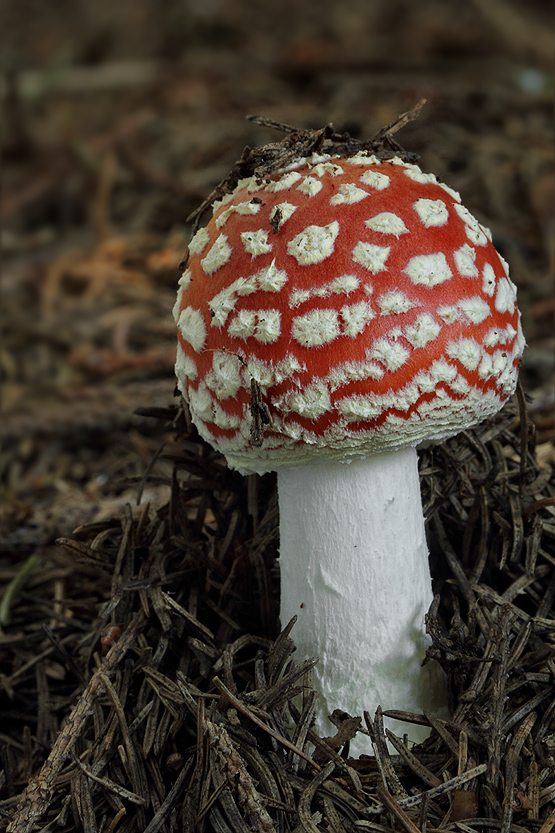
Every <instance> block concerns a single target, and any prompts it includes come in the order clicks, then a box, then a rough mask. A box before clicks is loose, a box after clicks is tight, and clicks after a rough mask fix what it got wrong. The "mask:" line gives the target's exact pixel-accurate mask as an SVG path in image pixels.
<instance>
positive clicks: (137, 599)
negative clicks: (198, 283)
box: [0, 397, 555, 833]
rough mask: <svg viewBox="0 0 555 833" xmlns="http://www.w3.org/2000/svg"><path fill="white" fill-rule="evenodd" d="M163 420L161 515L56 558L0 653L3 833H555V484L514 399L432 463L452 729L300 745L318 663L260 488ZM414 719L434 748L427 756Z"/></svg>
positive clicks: (262, 483)
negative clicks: (169, 469)
mask: <svg viewBox="0 0 555 833" xmlns="http://www.w3.org/2000/svg"><path fill="white" fill-rule="evenodd" d="M147 411H148V409H147ZM154 416H155V417H156V418H157V419H158V420H160V419H161V418H162V417H164V418H165V420H166V421H167V422H169V423H171V424H172V425H173V426H174V431H176V432H178V434H179V443H178V444H174V445H173V446H172V447H171V448H169V449H168V450H167V451H163V452H162V455H163V456H164V457H165V458H166V459H167V460H169V461H171V463H172V466H173V474H172V477H171V482H170V484H169V485H170V488H171V495H170V499H169V501H168V502H167V503H166V504H165V505H163V506H161V507H159V508H158V509H154V508H151V507H150V506H149V504H144V505H143V506H142V507H141V508H140V511H139V512H138V514H137V513H134V512H132V511H131V509H128V511H127V512H126V513H125V514H124V515H123V517H122V516H119V517H118V516H117V517H113V518H111V519H109V520H106V521H104V522H101V523H98V522H97V523H93V524H88V525H84V526H82V527H81V528H79V529H77V530H76V531H75V533H74V536H73V537H72V538H65V539H62V540H60V541H59V548H58V549H57V550H56V551H54V552H49V553H48V556H47V558H46V559H45V563H44V566H43V567H42V569H41V576H40V579H39V580H38V582H37V584H36V585H35V586H34V587H33V586H30V587H29V588H28V589H27V590H26V591H24V592H23V593H22V596H21V598H20V603H19V604H18V605H15V606H14V608H13V611H12V626H11V628H10V631H9V633H8V632H6V633H4V634H3V636H2V637H1V638H0V652H1V656H2V669H3V672H2V677H1V679H0V685H1V686H2V689H3V697H4V698H7V699H8V700H9V701H11V703H12V704H15V703H18V704H19V708H17V709H12V710H11V721H10V725H9V727H6V728H5V729H4V730H3V733H2V736H1V740H2V744H3V745H2V769H1V771H0V781H1V784H2V793H3V797H2V799H1V800H0V814H1V817H2V819H3V822H2V824H3V825H4V828H3V829H5V830H6V831H7V833H24V831H31V830H36V829H40V830H49V831H52V830H62V829H63V830H67V831H68V833H71V832H72V831H75V833H77V831H81V830H99V831H100V830H103V831H104V830H106V831H107V830H116V829H117V830H118V831H128V832H129V833H131V831H133V833H136V831H147V832H148V833H154V831H168V832H169V831H178V830H191V831H195V832H196V831H198V832H199V833H202V832H203V831H221V833H229V831H233V833H246V831H253V830H254V831H260V833H273V831H295V833H297V831H298V833H300V832H301V831H310V833H316V831H320V830H332V831H340V832H341V833H342V832H343V831H353V833H354V831H357V830H361V831H363V830H368V831H398V830H404V831H407V832H408V831H410V833H415V832H416V831H424V830H426V831H432V830H437V829H440V828H441V829H442V830H446V831H453V833H455V831H457V833H458V832H459V831H474V830H480V831H484V830H499V831H503V833H509V831H516V833H519V831H528V832H529V833H530V832H531V831H540V833H547V832H548V831H550V830H551V829H552V827H553V823H554V821H555V809H554V808H555V685H554V682H555V579H554V576H555V573H554V568H555V507H554V501H553V497H554V494H555V481H554V479H553V477H552V473H551V471H550V470H549V469H546V468H542V467H540V466H539V465H538V463H537V461H536V458H535V454H534V433H533V431H532V430H531V423H530V422H529V420H528V419H527V417H526V412H525V410H524V409H523V399H522V398H521V400H520V405H519V402H518V398H516V397H515V401H514V402H512V403H511V404H509V405H508V406H506V407H505V409H504V410H503V411H502V412H501V413H500V414H499V415H498V416H497V417H495V419H493V420H491V421H489V422H487V423H484V424H483V425H481V426H479V427H477V428H476V429H474V430H472V431H469V432H466V433H465V434H463V435H461V436H460V437H458V438H455V439H453V440H450V441H449V442H447V443H445V444H443V445H441V446H439V447H437V448H430V449H428V450H427V451H425V452H423V454H422V456H421V479H422V491H423V498H424V504H425V513H426V517H427V525H428V533H429V538H430V549H431V557H432V563H433V565H435V567H434V570H433V572H434V575H435V581H436V584H437V589H438V595H436V597H435V601H434V604H433V606H432V608H431V610H430V612H429V615H428V630H429V633H430V635H431V637H432V645H431V647H430V649H429V651H428V654H429V657H433V658H435V659H437V660H438V661H439V662H440V664H441V665H442V666H443V668H444V670H445V671H446V673H447V675H448V679H449V684H450V690H451V697H452V704H453V710H452V716H451V718H450V719H449V720H440V719H439V718H437V717H435V716H434V715H432V714H425V715H420V714H418V715H415V714H410V713H404V712H398V711H394V710H391V709H388V704H387V703H383V704H381V707H379V708H378V709H377V711H376V712H375V713H368V712H366V713H365V714H364V715H360V716H350V715H347V714H345V713H342V712H340V711H338V712H336V713H334V715H333V716H332V719H333V722H334V724H335V726H336V732H335V735H334V736H331V737H327V738H320V737H318V736H317V735H316V734H315V732H314V730H313V729H312V728H311V720H312V717H313V714H314V703H315V697H316V694H315V692H314V691H313V689H312V686H311V668H312V666H313V664H314V662H313V661H311V660H307V661H305V662H303V663H301V664H299V665H297V664H296V663H295V654H294V650H295V645H294V622H291V623H289V624H288V625H287V626H286V627H285V628H284V630H282V631H281V632H278V624H277V609H276V597H277V592H276V591H277V583H278V574H277V562H276V556H277V550H278V526H277V521H278V518H277V501H276V494H275V480H274V478H273V476H272V475H266V476H265V477H263V478H258V477H255V476H253V477H251V478H250V479H246V480H245V479H243V478H241V477H238V476H237V475H236V474H234V473H232V472H230V471H229V470H228V469H227V468H226V467H225V465H224V462H223V460H222V459H221V458H220V457H219V456H218V455H216V454H215V453H214V452H213V451H212V450H211V449H209V448H208V447H207V446H205V445H204V444H203V443H202V441H200V439H199V438H198V437H197V436H196V434H194V432H193V433H186V432H187V427H186V421H185V417H184V414H183V412H182V411H180V410H177V408H173V409H168V410H167V411H166V412H165V413H164V414H161V413H160V411H159V409H157V410H156V412H155V414H154ZM183 432H185V433H183ZM254 504H256V506H257V513H253V511H252V507H253V505H254ZM68 556H69V557H68ZM77 580H78V586H79V588H80V593H79V595H77V596H75V597H74V596H73V591H74V588H75V587H76V586H77ZM37 593H38V594H39V596H40V603H39V602H38V599H36V598H35V594H37ZM43 613H46V614H47V615H48V616H49V617H50V624H49V626H48V628H45V627H42V626H41V615H42V614H43ZM361 661H364V658H361ZM382 709H383V710H382ZM384 717H388V718H394V719H395V720H396V721H397V725H398V726H399V729H398V732H397V733H396V734H394V733H393V732H392V731H391V730H390V729H387V728H384ZM412 723H418V724H424V725H429V726H430V727H431V729H432V731H431V735H430V737H429V739H428V740H426V741H425V742H424V743H423V744H421V745H418V746H414V745H412V744H411V742H410V726H411V724H412ZM357 732H362V733H363V734H365V735H367V738H368V756H362V757H361V758H360V759H358V760H355V759H352V758H350V757H349V742H350V740H351V739H352V738H353V737H354V735H355V733H357ZM388 741H389V744H388Z"/></svg>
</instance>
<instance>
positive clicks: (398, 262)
mask: <svg viewBox="0 0 555 833" xmlns="http://www.w3.org/2000/svg"><path fill="white" fill-rule="evenodd" d="M213 208H214V215H213V217H212V219H211V220H210V222H209V223H208V225H207V226H206V227H205V228H201V229H200V230H199V231H197V232H196V234H195V235H194V237H193V239H192V240H191V243H190V245H189V253H190V258H189V262H188V267H187V269H186V271H185V272H184V274H183V275H182V277H181V279H180V291H179V297H178V300H177V302H176V305H175V309H174V315H175V319H176V322H177V326H178V331H179V334H178V341H179V344H178V353H177V362H176V374H177V378H178V385H179V388H180V390H181V392H182V394H183V396H184V397H185V399H186V400H187V402H188V404H189V408H190V411H191V416H192V419H193V422H194V423H195V425H196V426H197V428H198V430H199V433H200V434H201V436H203V437H204V438H205V439H206V440H207V441H208V442H209V443H210V444H211V445H212V446H213V447H214V448H216V449H218V450H219V451H221V452H222V453H223V454H224V455H225V457H226V458H227V461H228V463H229V464H230V465H231V466H232V467H235V468H238V469H240V470H241V471H256V472H266V471H272V470H276V469H278V468H280V467H283V466H289V465H295V466H299V465H302V464H303V463H304V462H311V461H314V460H316V459H322V458H323V459H351V458H355V457H365V456H367V455H369V454H373V453H376V452H380V451H387V450H394V449H400V448H405V447H409V446H417V445H419V444H420V443H422V442H423V441H426V440H428V441H430V440H434V441H438V440H441V439H444V438H446V437H449V436H452V435H454V434H456V433H458V432H459V431H461V430H464V429H465V428H467V427H469V426H470V425H473V424H475V423H476V422H479V421H481V420H483V419H485V418H487V417H489V416H492V415H493V414H494V413H496V412H497V411H498V410H499V409H500V407H501V406H502V404H503V402H504V401H505V400H506V399H507V398H508V397H509V396H510V395H511V394H512V393H513V391H514V390H515V386H516V381H517V374H518V364H519V359H520V356H521V355H522V351H523V348H524V338H523V336H522V331H521V328H520V314H519V312H518V309H517V306H516V289H515V286H514V284H513V283H512V282H511V280H510V279H509V276H508V269H507V264H506V263H505V261H504V260H503V258H502V257H501V256H500V255H499V254H498V253H497V252H496V250H495V248H494V247H493V245H492V243H491V235H490V233H489V231H488V229H486V228H484V227H483V226H482V225H480V223H478V221H477V220H476V219H475V218H474V217H473V216H472V215H471V214H470V212H469V211H468V210H467V209H466V208H465V207H464V206H463V205H461V201H460V197H459V195H458V194H457V193H456V192H455V191H453V190H452V189H450V188H449V187H447V186H446V185H443V184H442V183H440V182H438V181H437V179H436V177H435V176H434V175H433V174H425V173H423V172H422V171H421V170H420V168H418V167H417V166H416V165H413V164H410V163H406V162H404V161H403V160H402V159H400V158H398V157H396V158H393V159H390V160H387V161H380V160H378V159H377V158H376V157H375V156H372V155H371V154H370V153H367V152H359V153H357V154H356V155H355V156H351V157H349V158H342V157H334V156H327V155H323V156H318V157H312V158H309V159H301V160H298V161H297V162H296V163H295V164H293V165H291V166H289V167H288V168H287V169H286V170H284V171H280V172H278V173H277V174H275V175H272V176H270V177H268V178H265V179H263V180H260V179H256V178H254V177H251V178H249V179H245V180H241V181H240V182H239V183H238V185H237V187H236V188H235V190H234V191H233V193H231V194H229V195H227V196H225V197H224V199H223V200H221V201H220V202H218V203H216V204H215V205H214V207H213ZM253 380H254V389H255V392H256V397H254V398H253ZM255 399H256V401H254V400H255ZM257 409H258V416H259V415H260V413H263V414H264V417H265V419H266V420H267V419H268V418H269V419H270V420H271V421H270V422H266V424H262V428H263V432H262V433H261V434H260V435H258V433H256V436H255V432H253V421H256V420H257ZM261 409H262V410H261Z"/></svg>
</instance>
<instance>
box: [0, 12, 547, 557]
mask: <svg viewBox="0 0 555 833" xmlns="http://www.w3.org/2000/svg"><path fill="white" fill-rule="evenodd" d="M554 16H555V15H554V9H553V4H552V2H549V0H527V1H526V2H525V3H524V2H517V0H466V2H464V3H462V2H454V0H420V2H418V3H415V2H414V0H342V2H338V0H335V2H331V0H318V2H316V0H306V1H305V2H302V3H301V2H297V1H296V0H279V2H278V0H275V2H272V1H271V0H249V1H248V2H240V0H181V2H176V0H119V2H117V3H115V2H113V0H95V2H94V3H93V2H88V1H87V0H49V2H47V3H45V2H39V0H3V2H2V3H1V4H0V60H1V69H2V86H1V103H2V112H3V118H2V122H3V130H2V136H1V152H2V203H1V216H2V231H1V234H2V237H1V242H2V252H3V264H2V302H1V308H2V328H3V334H2V342H1V345H0V369H1V372H2V437H3V441H4V450H3V456H2V461H1V465H0V488H1V494H2V498H3V500H2V504H3V508H2V510H1V513H0V527H1V529H2V532H3V536H4V540H5V541H6V542H8V543H7V544H6V545H5V550H4V551H7V552H8V553H11V554H15V555H17V553H21V552H25V551H28V550H29V549H30V548H31V547H33V546H36V545H37V544H45V545H46V544H48V543H49V542H50V541H52V540H53V539H54V537H55V536H56V535H57V534H61V533H63V532H64V531H65V532H66V533H67V532H68V531H69V530H70V529H71V528H72V527H73V526H75V525H77V524H78V523H83V522H85V521H86V520H90V519H91V518H97V517H100V516H102V515H103V514H104V515H106V514H108V513H110V512H112V511H114V509H117V506H119V505H120V504H121V503H122V502H125V501H126V500H128V499H129V491H128V490H129V489H131V490H132V489H136V483H137V481H138V480H139V479H140V478H141V476H142V475H143V473H144V471H145V468H146V467H147V466H148V465H149V464H150V463H151V461H152V456H153V454H154V453H155V452H156V450H157V449H159V448H160V445H161V443H163V442H167V443H169V442H171V434H170V433H164V430H162V429H161V428H159V427H156V425H155V424H154V423H153V420H152V419H147V418H144V417H140V416H137V415H135V414H134V411H135V410H136V409H137V408H146V407H154V406H160V407H164V406H167V405H168V404H171V403H172V401H174V400H173V389H174V381H173V360H174V349H175V348H174V344H175V334H174V324H173V320H172V318H171V308H172V306H173V302H174V297H175V290H176V283H177V278H178V276H179V270H178V264H179V262H180V260H181V258H182V256H183V253H184V251H185V246H186V243H187V240H188V237H189V233H190V232H189V228H188V226H187V223H186V218H187V216H188V215H189V214H190V212H191V211H192V210H193V209H195V208H196V207H197V206H198V204H199V203H200V202H201V201H202V200H203V199H204V198H205V197H206V196H207V195H208V194H209V193H210V191H211V189H212V188H213V187H214V185H215V184H216V183H218V182H219V181H220V180H221V179H222V178H223V177H224V176H225V175H226V173H227V172H228V171H229V169H230V167H231V166H232V165H233V163H234V162H235V161H236V160H237V159H238V157H239V156H240V155H241V152H242V150H243V148H244V146H245V145H251V146H252V145H256V144H260V143H263V142H268V141H274V140H279V139H280V138H281V135H280V134H277V133H272V132H270V131H269V130H267V129H264V128H261V127H258V126H256V125H253V124H252V123H249V122H247V121H246V120H245V116H246V115H247V114H249V113H255V114H258V115H262V116H266V117H269V118H272V119H276V120H278V121H281V122H286V123H288V124H292V125H296V126H301V127H321V126H323V125H324V124H326V123H328V122H330V121H331V122H333V123H334V125H335V127H336V128H337V129H338V130H340V131H344V130H348V131H349V132H351V133H352V134H353V135H355V136H357V137H363V138H369V137H370V136H371V135H372V134H373V133H375V132H376V131H377V130H379V129H380V128H381V127H382V126H384V125H385V124H387V123H388V122H390V121H392V120H393V119H394V118H395V117H396V116H397V115H398V114H399V113H401V112H403V111H405V110H408V109H410V108H411V107H412V106H414V104H416V102H417V101H418V100H419V99H420V98H422V97H425V98H426V99H427V102H428V103H427V105H426V106H425V108H424V110H423V112H422V114H421V116H420V118H419V119H418V120H417V121H416V122H414V123H413V124H411V125H409V126H408V127H407V128H406V129H404V130H403V131H402V133H400V134H398V135H397V139H398V140H399V141H400V142H401V144H403V146H404V147H405V148H407V149H410V150H413V151H416V152H417V153H419V154H420V155H421V167H422V168H423V169H424V170H426V171H433V172H434V173H436V174H437V175H438V176H439V177H440V178H441V179H442V180H444V181H445V182H447V183H448V184H449V185H451V186H452V187H454V188H455V189H457V190H459V191H460V192H461V194H462V197H463V202H464V204H465V205H466V206H467V207H468V208H469V209H470V210H471V211H472V212H473V213H474V214H476V215H477V217H478V218H479V219H480V221H481V222H483V223H485V224H486V225H487V226H489V227H490V228H491V229H492V232H493V235H494V241H495V243H496V245H497V247H498V249H499V250H500V252H501V253H502V254H503V256H504V257H505V259H506V260H507V261H508V262H509V263H510V266H511V275H512V278H513V280H514V281H515V283H516V284H517V285H518V287H519V302H520V307H521V310H522V313H523V321H524V330H525V334H526V338H527V341H528V345H529V346H528V349H527V351H526V354H525V357H524V362H523V369H522V381H523V385H524V387H525V390H526V392H527V394H528V395H529V397H530V408H531V414H532V417H533V419H534V421H535V423H536V427H537V432H538V440H539V454H540V455H543V459H544V460H545V461H546V462H549V461H551V462H555V460H554V452H553V441H554V439H555V429H554V424H553V373H554V355H555V336H554V325H553V321H554V314H555V294H554V289H553V251H554V249H553V223H552V221H553V202H554V178H553V177H554V174H553V108H552V99H553V46H552V32H553V22H554ZM169 465H170V464H169V463H168V467H167V468H165V464H164V460H163V458H160V460H158V462H157V463H156V468H155V469H154V471H155V472H157V473H158V480H156V478H154V479H152V480H151V481H150V483H151V485H150V486H149V490H147V493H146V496H147V497H150V498H151V499H153V500H156V499H158V498H160V499H161V498H162V497H164V496H165V495H166V494H167V489H168V487H167V485H166V483H167V478H168V476H169Z"/></svg>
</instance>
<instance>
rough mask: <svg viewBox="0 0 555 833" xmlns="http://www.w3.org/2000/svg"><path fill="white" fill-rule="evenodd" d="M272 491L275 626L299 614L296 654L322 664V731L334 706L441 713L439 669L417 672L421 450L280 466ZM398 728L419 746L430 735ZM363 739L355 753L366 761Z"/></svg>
mask: <svg viewBox="0 0 555 833" xmlns="http://www.w3.org/2000/svg"><path fill="white" fill-rule="evenodd" d="M278 494H279V509H280V537H281V543H280V567H281V623H282V626H283V625H285V624H287V622H288V621H289V620H290V619H291V617H292V616H293V615H297V616H298V622H297V624H296V626H295V628H294V630H293V632H292V634H291V635H292V637H293V640H294V642H295V644H296V645H297V649H298V650H297V653H296V655H295V656H296V657H297V658H298V660H299V661H300V660H302V659H305V658H306V657H309V656H317V657H319V663H318V665H317V666H316V669H315V684H316V689H317V690H318V691H319V693H320V714H319V715H318V720H317V724H318V728H319V730H320V731H323V732H324V733H325V734H328V733H329V734H333V731H334V730H333V727H332V725H331V724H330V723H328V722H327V721H326V720H325V717H324V716H326V715H328V714H330V713H331V711H333V709H336V708H339V709H342V710H343V711H347V712H349V713H350V714H352V715H362V712H363V710H367V711H368V712H370V714H371V715H373V714H374V711H375V709H376V706H378V705H381V706H382V708H383V709H388V708H390V709H391V708H395V709H404V710H407V711H417V712H421V711H422V709H424V708H425V709H429V710H430V711H434V713H436V714H437V711H438V708H440V707H441V706H442V705H443V704H444V703H445V692H444V683H443V680H442V678H441V674H438V671H440V669H439V666H437V667H436V668H434V666H435V665H436V663H428V664H427V665H426V666H425V667H424V668H421V667H420V664H421V662H422V659H423V658H424V654H425V650H426V647H427V646H428V644H429V639H428V637H427V635H426V633H425V627H424V616H425V614H426V612H427V610H428V608H429V606H430V604H431V601H432V589H431V578H430V569H429V565H428V549H427V546H426V536H425V531H424V519H423V516H422V504H421V498H420V485H419V478H418V465H417V456H416V451H415V450H414V449H407V450H403V451H397V452H391V453H386V454H378V455H375V456H373V457H370V458H368V459H366V460H361V461H355V462H352V463H349V464H343V463H338V462H335V461H333V462H320V463H315V464H313V465H308V466H303V467H299V468H285V469H282V470H280V471H279V472H278ZM395 729H396V730H397V731H399V732H400V733H403V732H407V733H408V734H409V737H410V738H411V739H414V740H417V739H418V740H419V739H422V737H425V736H426V734H427V733H428V732H427V731H426V730H425V731H424V733H423V732H422V731H419V727H411V726H408V725H407V724H397V725H396V726H395ZM357 737H358V738H361V736H360V735H359V736H357ZM365 740H366V739H363V740H361V741H359V742H358V743H355V745H354V746H353V747H352V750H353V751H354V752H355V753H359V752H366V753H368V754H371V753H372V749H371V746H370V743H369V741H367V740H366V742H365Z"/></svg>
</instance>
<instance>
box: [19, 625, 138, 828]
mask: <svg viewBox="0 0 555 833" xmlns="http://www.w3.org/2000/svg"><path fill="white" fill-rule="evenodd" d="M144 625H145V617H144V616H143V614H142V613H141V612H139V613H138V614H137V616H136V617H135V619H134V620H133V621H132V622H131V624H130V625H129V627H128V628H127V630H126V631H124V633H123V634H122V636H121V638H120V639H118V640H117V641H116V642H114V643H113V645H112V647H111V648H110V650H109V651H108V653H107V655H106V658H105V660H104V662H103V663H102V666H101V668H99V669H97V670H96V671H95V672H94V674H93V676H92V677H91V679H90V682H89V684H88V686H87V688H86V689H85V691H84V692H83V694H82V695H81V697H80V699H79V702H78V703H77V705H76V706H75V708H74V709H73V711H72V712H71V714H70V716H69V718H68V720H67V723H66V725H65V726H64V728H63V730H62V731H61V732H60V734H59V735H58V737H57V738H56V741H55V743H54V746H53V747H52V751H51V752H50V755H49V756H48V758H47V759H46V761H45V762H44V764H43V766H42V768H41V771H40V772H39V774H38V775H37V777H36V778H34V779H33V781H31V783H30V784H28V785H27V787H26V789H25V791H24V792H23V794H22V796H21V799H20V801H19V804H18V805H17V808H16V811H15V815H14V816H13V818H12V820H11V821H10V823H9V825H8V827H7V828H6V833H31V830H32V829H33V826H34V824H35V823H36V822H38V820H39V819H40V818H41V817H42V816H43V815H44V813H45V812H46V811H47V809H48V807H49V805H50V801H51V800H52V796H53V790H54V783H55V781H56V778H57V777H58V775H59V774H60V771H61V769H62V766H63V764H64V762H65V761H66V760H67V758H68V757H69V756H70V755H71V753H72V751H73V749H74V747H75V744H76V742H77V738H78V737H79V735H80V734H81V733H82V731H83V727H84V724H85V721H86V720H87V718H88V716H89V715H90V713H91V711H92V708H93V704H94V703H95V701H96V700H97V698H98V697H99V696H100V695H101V694H103V693H104V691H105V688H106V687H105V681H106V679H109V678H110V677H111V676H112V675H113V674H114V672H115V670H116V668H117V667H118V666H119V664H120V663H121V661H122V659H123V657H124V656H125V655H126V653H127V652H128V651H129V650H130V648H131V647H132V646H133V645H134V643H135V640H136V639H137V637H138V635H139V634H140V632H141V630H142V629H143V627H144Z"/></svg>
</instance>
